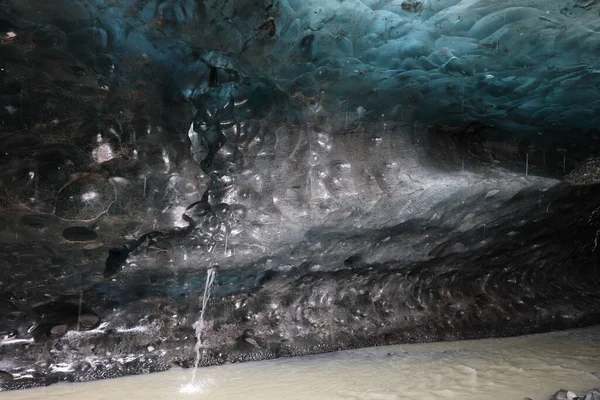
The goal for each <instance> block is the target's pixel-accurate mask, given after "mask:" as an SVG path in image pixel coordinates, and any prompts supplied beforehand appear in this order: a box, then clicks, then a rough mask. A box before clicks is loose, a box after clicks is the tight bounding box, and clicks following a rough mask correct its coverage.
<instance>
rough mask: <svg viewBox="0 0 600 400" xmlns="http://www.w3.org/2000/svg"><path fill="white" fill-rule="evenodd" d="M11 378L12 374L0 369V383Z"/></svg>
mask: <svg viewBox="0 0 600 400" xmlns="http://www.w3.org/2000/svg"><path fill="white" fill-rule="evenodd" d="M13 379H14V378H13V376H12V375H11V374H9V373H8V372H5V371H0V383H5V382H10V381H12V380H13Z"/></svg>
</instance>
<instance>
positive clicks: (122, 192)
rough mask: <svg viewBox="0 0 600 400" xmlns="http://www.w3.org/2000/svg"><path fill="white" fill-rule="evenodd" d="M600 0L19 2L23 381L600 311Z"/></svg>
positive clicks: (12, 170) (14, 328) (10, 222)
mask: <svg viewBox="0 0 600 400" xmlns="http://www.w3.org/2000/svg"><path fill="white" fill-rule="evenodd" d="M599 12H600V4H596V1H579V0H556V1H547V0H546V1H542V0H527V1H523V0H507V1H502V2H498V1H495V0H462V1H459V0H422V1H421V0H363V1H360V0H205V1H202V0H135V1H134V0H119V1H117V0H89V1H83V0H53V1H47V0H6V1H4V2H2V4H0V88H1V90H0V102H1V104H0V106H1V107H0V122H1V124H0V166H1V167H2V169H1V171H0V189H1V190H0V274H1V275H0V292H2V293H4V294H3V295H2V296H0V307H1V311H2V314H0V333H2V335H3V336H4V339H3V340H2V342H0V356H2V358H6V359H8V358H10V359H14V360H15V361H14V363H12V364H10V365H6V366H2V367H0V369H3V370H4V369H6V370H7V371H4V372H5V373H6V374H8V375H10V376H14V377H16V379H14V380H8V379H7V380H6V382H0V384H2V385H4V387H7V388H15V387H26V386H31V385H37V384H46V383H52V382H55V381H58V380H65V379H70V380H86V379H92V378H101V377H112V376H120V375H124V374H130V373H139V372H147V371H153V370H160V369H165V368H168V367H169V366H171V365H190V363H191V362H192V361H191V360H193V349H194V344H193V338H194V334H193V323H194V321H196V319H197V317H198V314H199V310H198V306H197V304H198V301H197V300H198V295H199V294H201V293H202V288H203V287H204V276H205V272H206V269H207V268H208V267H211V266H212V265H215V264H218V265H219V267H220V273H219V277H218V279H217V281H216V282H215V292H214V296H213V298H212V300H211V304H210V305H209V306H210V307H212V310H213V311H212V312H211V311H210V310H208V311H207V312H208V314H207V315H206V319H207V321H206V322H207V323H206V325H205V326H204V327H205V336H206V338H207V343H208V346H211V347H210V348H207V349H206V353H207V356H206V357H207V358H206V359H203V360H201V364H202V365H208V364H215V363H221V362H225V361H236V360H248V359H262V358H269V357H277V356H282V355H297V354H306V353H313V352H319V351H330V350H335V349H341V348H349V347H356V346H366V345H371V344H383V343H400V342H406V341H429V340H437V339H452V338H478V337H484V336H489V335H512V334H520V333H527V332H534V331H540V330H551V329H558V328H561V327H569V326H579V325H583V324H590V323H595V322H598V321H600V306H599V305H598V302H597V301H595V299H597V296H598V288H599V287H600V285H599V284H598V273H597V270H598V254H599V253H598V251H600V250H599V249H598V246H597V241H598V237H599V234H598V232H600V230H599V229H600V227H599V226H598V224H599V223H600V213H599V212H598V210H599V209H600V202H599V200H598V198H599V197H598V194H599V189H598V186H596V185H595V184H596V183H598V182H599V181H600V173H598V165H600V164H599V161H598V160H599V159H600V158H599V157H598V141H599V137H600V136H599V135H598V128H597V126H598V123H599V122H600V119H599V118H600V113H599V112H598V111H599V110H598V109H599V108H600V97H599V96H598V93H599V90H600V62H599V61H598V60H599V59H600V58H599V57H598V55H599V53H600V22H599V21H600V20H599V18H598V13H599ZM75 333H77V334H75ZM150 348H151V349H152V351H150V350H148V349H150ZM40 354H43V355H40ZM46 356H47V357H46ZM44 357H46V358H44ZM42 358H44V360H50V361H40V360H42ZM0 365H1V364H0ZM65 365H66V366H69V367H68V368H67V367H65ZM52 366H54V367H52ZM57 366H58V367H57ZM32 369H33V371H32ZM32 372H33V375H32Z"/></svg>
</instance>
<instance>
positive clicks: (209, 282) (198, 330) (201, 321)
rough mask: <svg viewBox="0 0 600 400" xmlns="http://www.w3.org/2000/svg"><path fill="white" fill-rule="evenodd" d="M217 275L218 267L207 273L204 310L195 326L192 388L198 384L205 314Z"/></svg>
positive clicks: (203, 297)
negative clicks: (197, 375)
mask: <svg viewBox="0 0 600 400" xmlns="http://www.w3.org/2000/svg"><path fill="white" fill-rule="evenodd" d="M216 275H217V267H216V266H213V267H210V268H209V269H208V270H207V271H206V282H205V284H204V294H203V295H202V310H201V311H200V318H199V319H198V321H196V323H195V324H194V327H195V328H196V338H197V340H196V346H195V347H194V350H195V351H196V359H195V360H194V371H193V373H192V382H191V386H192V387H193V386H194V385H195V383H196V371H197V370H198V365H199V364H200V349H202V331H203V330H204V312H205V311H206V307H207V306H208V301H209V300H210V291H211V289H212V285H213V283H214V281H215V277H216Z"/></svg>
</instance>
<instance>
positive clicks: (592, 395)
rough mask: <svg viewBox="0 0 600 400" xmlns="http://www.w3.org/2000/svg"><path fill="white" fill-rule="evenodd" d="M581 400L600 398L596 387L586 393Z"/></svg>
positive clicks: (599, 392) (597, 399) (599, 399)
mask: <svg viewBox="0 0 600 400" xmlns="http://www.w3.org/2000/svg"><path fill="white" fill-rule="evenodd" d="M583 400H600V391H599V390H596V389H592V390H590V391H589V392H587V393H586V395H585V397H584V398H583Z"/></svg>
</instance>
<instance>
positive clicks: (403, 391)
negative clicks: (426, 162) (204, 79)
mask: <svg viewBox="0 0 600 400" xmlns="http://www.w3.org/2000/svg"><path fill="white" fill-rule="evenodd" d="M192 374H193V371H189V370H182V369H172V370H170V371H168V372H165V373H158V374H151V375H144V376H136V377H127V378H120V379H114V380H105V381H97V382H89V383H79V384H71V383H67V384H57V385H54V386H50V387H48V388H43V389H33V390H25V391H20V392H11V393H5V394H3V396H2V398H3V399H6V400H33V399H40V398H43V399H45V400H51V399H60V400H72V399H73V400H74V399H81V398H85V399H86V400H100V399H110V400H114V399H122V398H129V399H144V400H153V399H156V400H158V399H161V400H162V399H182V400H188V399H189V400H204V399H206V400H216V399H219V400H238V399H239V400H241V399H244V400H263V399H264V400H268V399H274V400H275V399H277V400H278V399H286V400H434V399H435V400H439V399H460V400H482V399H484V400H485V399H494V400H521V399H522V398H523V397H525V396H529V397H530V398H532V399H533V400H545V399H548V398H549V397H550V396H551V395H552V394H553V393H554V392H555V391H556V390H558V389H560V388H565V389H571V390H574V391H585V390H588V389H591V388H594V387H600V326H597V327H591V328H585V329H580V330H572V331H563V332H553V333H549V334H541V335H530V336H522V337H517V338H507V339H486V340H476V341H461V342H444V343H429V344H410V345H399V346H386V347H377V348H367V349H360V350H351V351H342V352H337V353H331V354H322V355H316V356H309V357H297V358H287V359H278V360H272V361H262V362H252V363H243V364H228V365H223V366H219V367H209V368H200V369H199V370H198V376H197V377H196V383H195V384H196V388H197V391H196V392H194V393H186V392H185V391H182V387H185V386H186V384H189V381H190V376H191V375H192Z"/></svg>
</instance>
